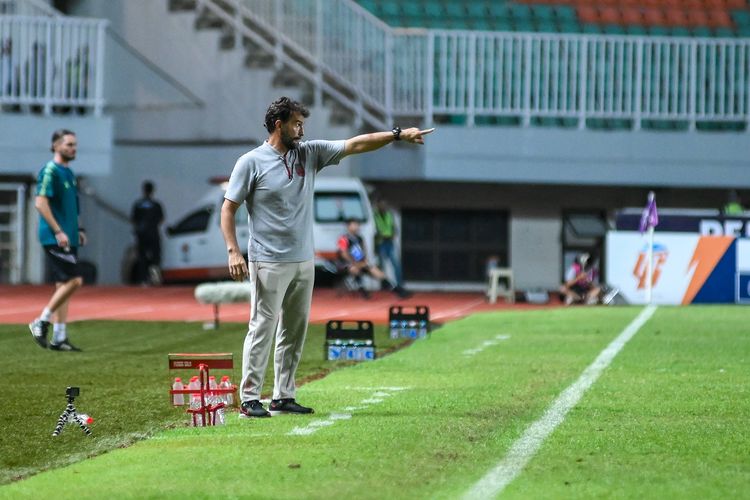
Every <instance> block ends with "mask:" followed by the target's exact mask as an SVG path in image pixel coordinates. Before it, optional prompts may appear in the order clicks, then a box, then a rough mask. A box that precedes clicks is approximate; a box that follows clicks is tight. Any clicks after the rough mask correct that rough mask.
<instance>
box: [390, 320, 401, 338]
mask: <svg viewBox="0 0 750 500" xmlns="http://www.w3.org/2000/svg"><path fill="white" fill-rule="evenodd" d="M389 326H390V335H391V338H392V339H397V338H398V337H399V334H398V320H395V319H394V320H393V321H391V322H390V324H389Z"/></svg>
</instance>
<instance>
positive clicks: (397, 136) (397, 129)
mask: <svg viewBox="0 0 750 500" xmlns="http://www.w3.org/2000/svg"><path fill="white" fill-rule="evenodd" d="M391 132H392V133H393V140H394V141H400V140H401V127H393V130H391Z"/></svg>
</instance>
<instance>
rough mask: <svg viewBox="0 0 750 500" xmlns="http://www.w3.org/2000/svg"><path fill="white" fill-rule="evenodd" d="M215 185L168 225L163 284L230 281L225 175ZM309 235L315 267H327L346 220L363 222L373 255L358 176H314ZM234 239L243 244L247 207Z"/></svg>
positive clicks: (369, 210)
mask: <svg viewBox="0 0 750 500" xmlns="http://www.w3.org/2000/svg"><path fill="white" fill-rule="evenodd" d="M212 183H213V184H214V185H213V186H212V187H211V188H210V189H209V191H208V192H207V193H206V194H205V195H204V196H203V197H202V198H201V199H200V201H199V202H198V203H197V205H196V208H195V209H194V210H192V211H190V212H189V213H187V214H186V215H184V216H183V217H181V218H180V219H179V220H178V221H177V223H175V224H173V225H171V226H169V228H167V234H166V237H165V238H164V244H163V247H162V279H163V281H164V282H179V281H207V280H223V279H229V270H228V268H227V249H226V245H225V244H224V238H223V236H222V234H221V226H220V217H221V205H222V203H223V202H224V192H225V191H226V186H227V182H226V179H218V180H213V181H212ZM313 214H314V215H313V216H314V223H313V238H314V242H315V265H316V268H318V269H321V270H322V269H326V268H330V266H326V265H325V264H326V262H327V261H330V260H333V259H334V258H335V257H336V243H337V241H338V238H339V236H341V235H342V234H343V233H344V232H346V224H345V221H346V220H347V219H357V220H360V221H361V229H360V233H361V235H362V238H363V239H364V240H365V244H366V245H367V251H368V255H370V258H373V257H374V256H373V253H372V251H373V240H374V237H375V223H374V219H373V214H372V206H371V205H370V200H369V198H368V196H367V190H366V189H365V186H364V185H363V184H362V182H361V181H360V180H359V179H355V178H351V177H318V178H317V179H315V194H314V200H313ZM236 224H237V241H238V243H239V244H240V248H242V249H245V250H246V248H247V240H248V225H247V210H246V209H245V205H244V204H243V205H242V206H241V207H240V209H239V210H237V218H236Z"/></svg>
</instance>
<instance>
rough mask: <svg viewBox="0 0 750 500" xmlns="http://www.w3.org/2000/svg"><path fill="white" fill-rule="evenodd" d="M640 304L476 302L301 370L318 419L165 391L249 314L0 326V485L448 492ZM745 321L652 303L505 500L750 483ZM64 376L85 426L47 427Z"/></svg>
mask: <svg viewBox="0 0 750 500" xmlns="http://www.w3.org/2000/svg"><path fill="white" fill-rule="evenodd" d="M640 311H641V309H640V308H634V307H628V308H571V309H558V310H548V311H533V312H501V313H491V314H481V315H475V316H472V317H470V318H467V319H464V320H461V321H458V322H454V323H450V324H448V325H445V326H444V327H442V328H441V329H439V330H438V331H436V332H435V333H434V334H433V335H432V337H431V338H430V339H428V340H423V341H418V342H415V343H414V344H412V345H411V346H409V347H408V348H406V349H402V350H400V351H398V352H396V353H394V354H391V355H389V356H387V357H383V358H382V359H380V360H378V361H376V362H373V363H363V364H359V365H356V366H350V367H345V368H343V369H338V370H335V371H332V372H331V373H330V374H328V376H326V377H325V378H323V379H321V380H316V381H314V382H311V383H308V384H305V385H304V386H302V387H301V388H300V389H299V392H298V399H299V400H300V401H301V402H303V403H305V404H310V405H312V406H314V407H315V408H316V414H315V415H311V416H290V415H285V416H279V417H274V418H271V419H264V420H252V421H249V420H240V419H238V418H236V414H234V415H230V417H229V419H228V423H227V425H225V426H223V427H216V428H206V429H193V428H188V427H185V425H184V422H185V421H186V418H185V417H184V416H183V415H181V414H180V412H179V410H177V409H173V408H172V407H170V406H169V405H168V399H167V396H166V389H167V388H168V385H169V374H168V372H167V370H166V359H165V358H166V356H165V354H166V353H167V352H170V351H186V350H189V351H199V350H211V351H221V350H231V351H234V352H238V351H239V349H240V346H241V340H242V335H243V330H244V325H226V326H225V327H222V329H221V330H219V331H218V332H203V331H201V330H200V329H199V328H200V327H199V326H195V325H185V324H170V323H154V324H144V323H110V322H86V323H80V324H76V325H74V326H75V329H76V330H75V331H76V333H75V337H73V338H74V339H75V340H76V341H77V342H78V343H80V344H81V346H82V347H86V348H87V349H86V352H84V353H81V354H68V353H65V354H61V353H53V352H45V351H42V350H41V349H39V348H38V347H36V346H35V345H34V344H33V343H32V341H31V339H30V338H28V337H29V335H28V333H27V332H26V331H23V332H19V331H18V328H11V327H7V326H5V327H0V350H2V352H4V353H9V354H11V355H10V356H8V355H6V356H4V359H5V360H6V361H5V362H4V366H3V374H4V379H5V381H6V384H7V388H8V390H9V391H10V393H6V398H7V399H6V401H7V403H8V404H7V405H6V412H5V418H4V422H5V423H6V424H8V423H11V424H12V430H10V431H7V430H6V431H4V432H3V433H2V434H1V435H0V440H1V441H0V460H2V469H3V476H2V481H3V482H4V483H8V482H9V481H12V482H10V483H9V484H5V485H4V486H0V497H2V498H19V497H20V498H23V497H29V498H47V497H52V496H54V497H57V498H81V497H84V498H100V497H106V496H110V497H114V498H120V497H131V498H142V497H151V498H163V497H174V498H177V497H185V496H190V497H198V498H209V497H216V498H221V497H230V498H352V497H354V498H388V497H392V498H427V497H429V498H457V497H461V496H462V495H464V494H465V493H466V492H467V491H469V490H470V488H471V487H472V486H473V485H474V484H476V482H477V481H479V479H480V478H482V477H483V476H484V475H485V474H486V473H487V472H488V471H489V470H491V469H492V468H493V467H494V466H495V465H496V464H497V463H498V462H499V461H500V460H501V459H503V457H504V456H505V454H506V452H507V451H508V449H509V448H510V447H511V445H512V444H513V443H514V442H515V441H516V439H518V437H519V436H521V435H522V434H523V432H524V431H525V429H526V428H527V427H528V426H529V425H530V424H531V423H532V422H534V421H536V420H537V419H539V418H540V416H541V415H542V414H543V413H544V412H545V410H546V409H547V407H548V406H549V405H550V404H551V403H552V402H553V401H554V400H555V398H556V397H557V396H558V395H559V394H560V393H561V392H562V391H563V390H564V389H565V388H566V387H568V386H570V385H571V384H572V383H573V382H574V381H575V380H576V379H577V378H578V377H579V376H580V374H581V373H582V372H583V370H584V369H586V367H587V366H589V365H590V364H591V363H592V361H593V360H594V359H595V358H596V357H597V356H598V355H599V353H600V352H601V351H602V350H603V349H604V348H605V347H607V345H608V344H609V343H610V342H611V341H612V340H613V339H614V338H615V337H617V336H618V334H619V333H620V332H621V331H622V330H623V329H624V328H625V327H626V326H627V325H628V324H629V323H630V322H631V321H632V320H633V319H634V318H635V317H636V316H637V315H638V313H639V312H640ZM747 324H748V313H747V309H746V308H742V307H709V306H706V307H695V306H694V307H683V308H667V307H663V308H659V309H658V310H657V311H656V314H655V315H654V316H653V318H651V319H650V320H649V321H648V322H647V323H646V324H645V325H644V326H643V327H642V328H641V329H640V331H639V332H638V333H637V334H636V335H635V337H633V339H632V340H631V341H630V342H629V343H628V344H627V345H625V347H624V348H623V350H622V351H621V352H620V353H619V355H618V356H617V357H615V358H614V360H613V362H612V364H611V365H610V366H609V367H608V368H607V369H606V370H605V371H604V372H603V374H602V376H601V377H600V378H599V379H598V380H597V381H596V382H595V383H594V384H593V386H592V387H591V388H590V389H589V390H588V392H586V393H585V394H584V395H583V398H582V399H581V400H580V402H579V403H578V404H577V405H576V406H575V407H574V408H573V410H572V411H570V413H568V415H567V417H566V418H565V420H564V421H563V422H562V423H561V425H560V426H559V427H557V428H556V429H555V430H554V432H552V434H551V435H550V436H549V438H548V439H547V440H546V441H544V443H543V445H542V447H541V448H540V449H539V451H538V453H537V454H536V455H535V456H534V457H533V458H532V459H531V460H530V462H529V463H528V465H527V466H526V467H525V469H523V471H522V472H521V473H520V475H519V476H518V477H517V478H516V479H515V480H514V481H513V482H511V483H510V484H509V486H508V487H507V488H506V489H505V490H504V491H503V494H502V496H503V497H504V498H505V497H509V498H571V497H573V498H602V497H607V498H610V497H615V498H644V497H646V498H725V497H730V498H742V497H745V498H748V497H750V493H749V490H748V488H747V485H748V484H750V455H748V452H747V450H748V449H750V430H748V429H749V428H750V426H748V425H747V421H748V417H750V398H748V389H749V388H750V370H748V361H750V335H748V334H749V333H750V328H749V327H748V326H747ZM378 333H379V335H380V338H382V337H383V336H384V332H382V331H379V332H378ZM321 344H322V333H321V331H320V329H319V328H315V329H313V331H312V332H311V335H310V338H309V341H308V345H307V347H306V351H305V357H304V359H303V362H304V366H303V367H302V369H301V371H304V372H305V373H306V374H312V373H315V372H319V371H321V370H330V369H331V368H333V367H334V366H333V365H334V364H332V363H329V362H323V361H321V358H322V348H321ZM379 344H380V345H382V346H384V347H385V346H387V344H386V341H385V340H382V341H379ZM236 372H238V370H236ZM236 379H237V375H235V380H236ZM67 385H79V386H80V387H81V391H82V394H81V398H80V400H79V401H78V402H77V404H78V407H79V410H80V411H86V412H88V413H91V414H92V415H93V416H94V417H95V418H96V419H97V422H96V423H95V424H94V426H93V431H94V437H93V438H90V437H89V438H87V437H85V436H84V435H83V434H82V433H81V432H80V430H78V429H76V428H73V427H68V428H66V430H65V431H64V432H63V434H62V435H61V436H60V437H58V438H54V439H53V438H52V437H51V436H50V434H51V432H52V430H53V429H54V425H55V423H56V419H57V416H58V415H59V413H60V411H62V409H63V408H64V405H65V398H64V396H63V394H64V389H65V387H66V386H67ZM4 427H5V428H6V429H7V428H8V427H9V426H8V425H4ZM142 438H148V439H142ZM127 444H132V446H125V445H127ZM120 448H122V449H120ZM105 452H106V453H105ZM93 455H97V456H95V457H93V458H87V457H91V456H93ZM48 469H49V470H48ZM39 471H43V472H41V473H38V474H37V472H39ZM17 477H25V479H21V480H17V481H13V479H14V478H17Z"/></svg>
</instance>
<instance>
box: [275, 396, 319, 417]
mask: <svg viewBox="0 0 750 500" xmlns="http://www.w3.org/2000/svg"><path fill="white" fill-rule="evenodd" d="M269 410H271V415H280V414H282V413H315V410H313V409H312V408H308V407H307V406H302V405H301V404H297V402H296V401H295V400H294V399H273V400H271V406H269Z"/></svg>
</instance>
